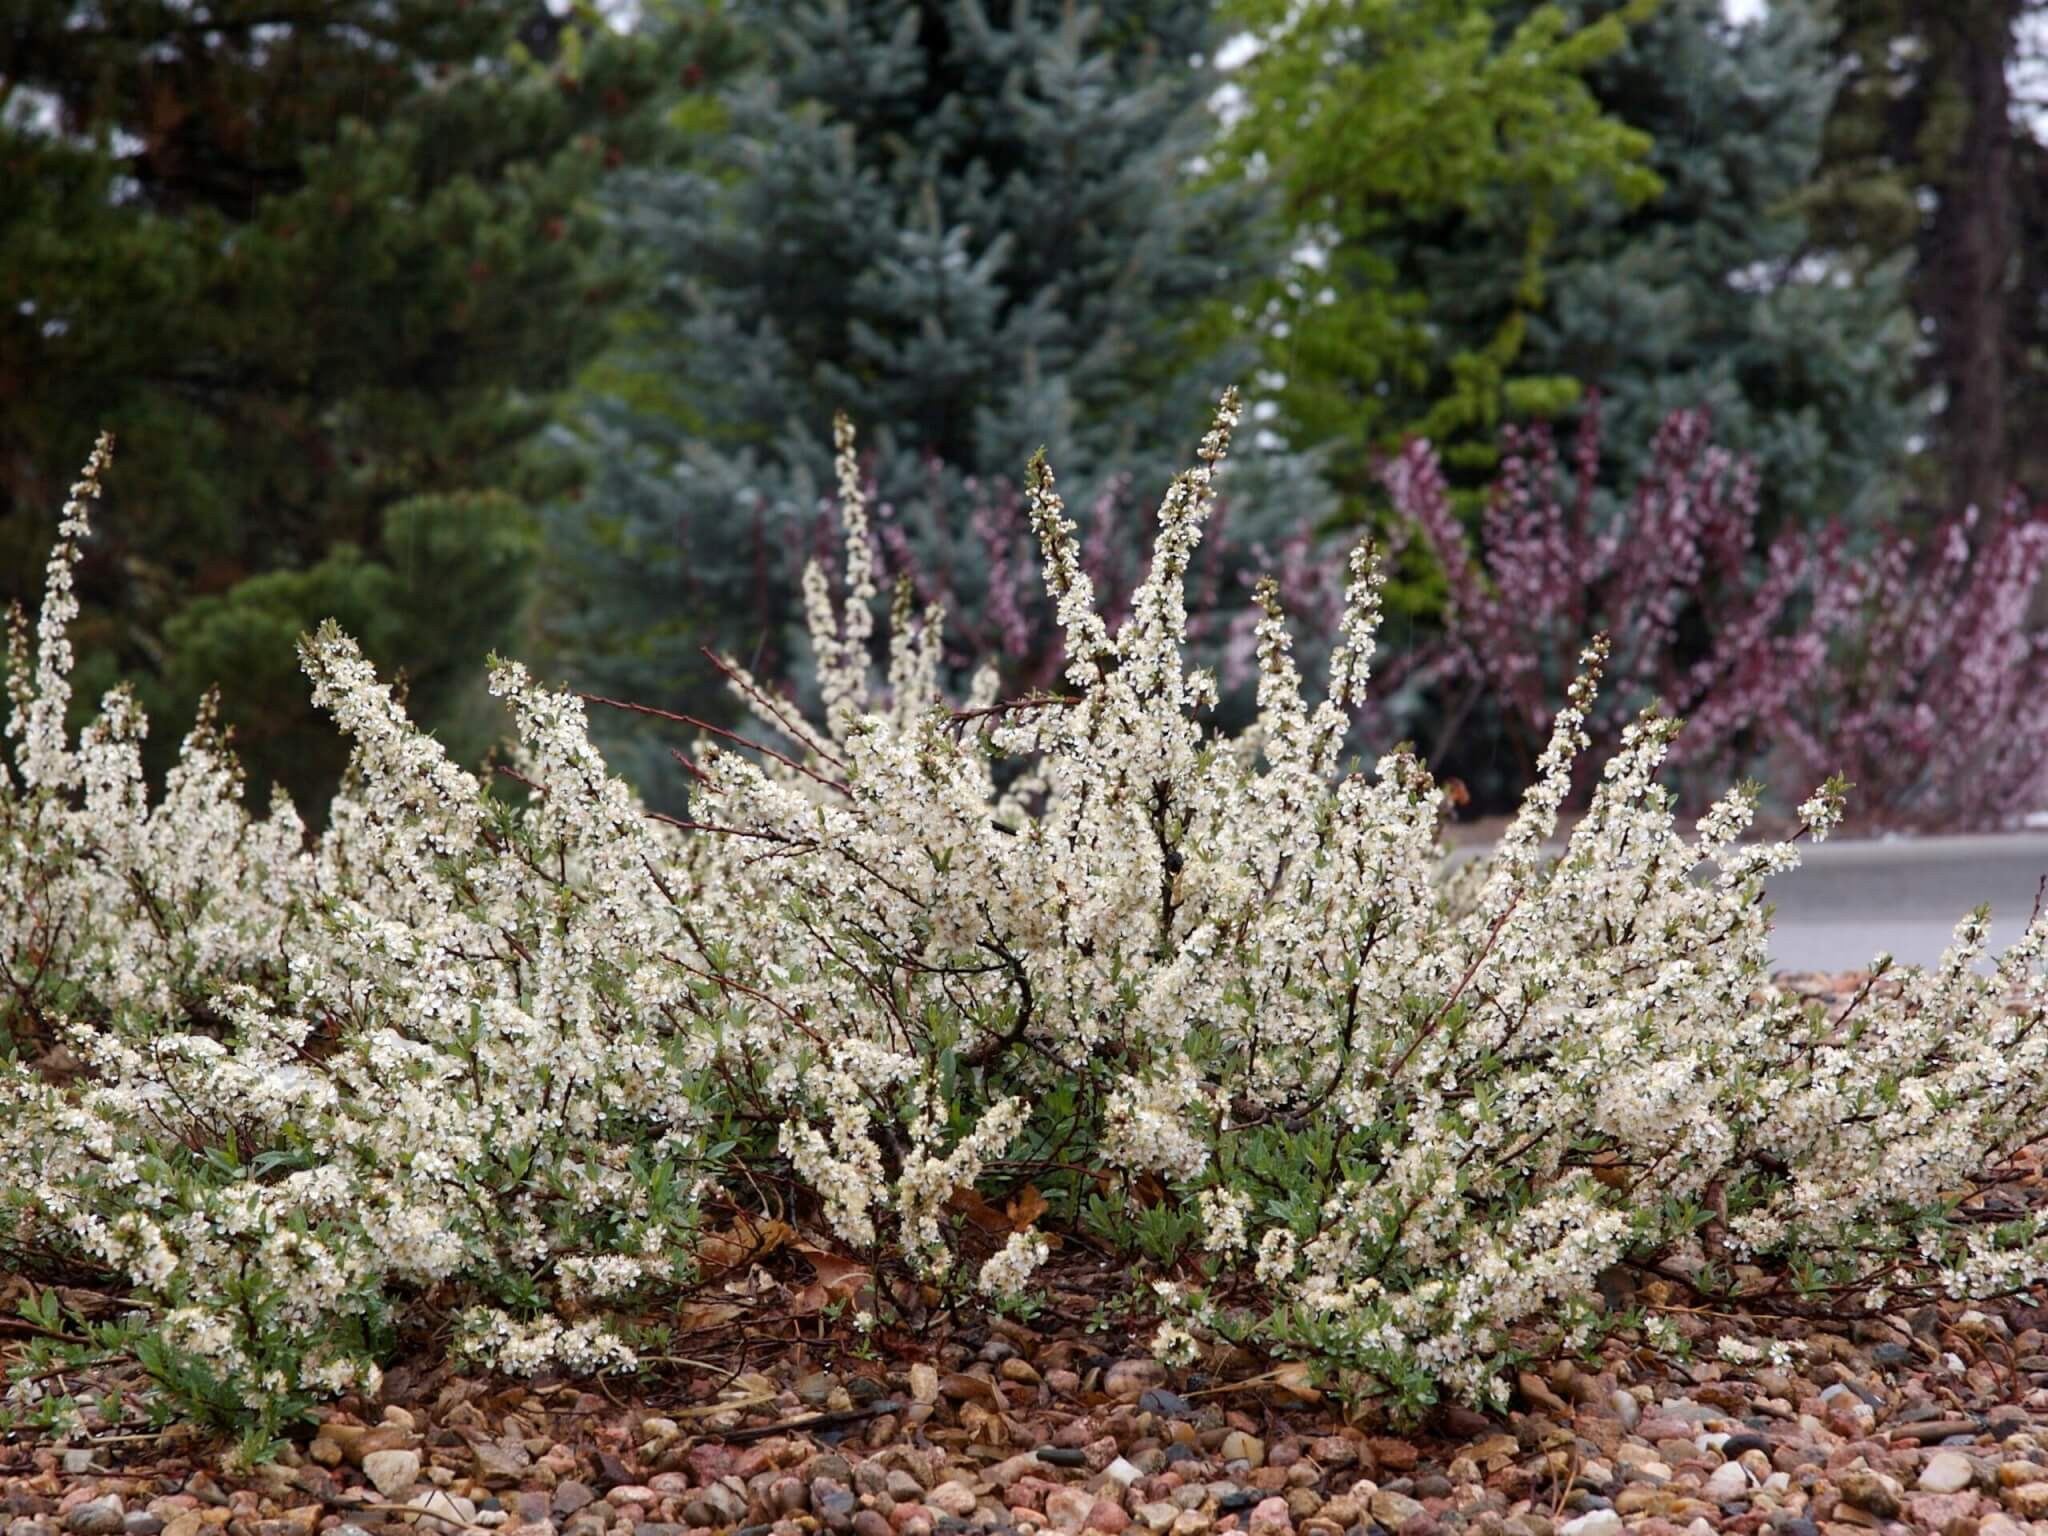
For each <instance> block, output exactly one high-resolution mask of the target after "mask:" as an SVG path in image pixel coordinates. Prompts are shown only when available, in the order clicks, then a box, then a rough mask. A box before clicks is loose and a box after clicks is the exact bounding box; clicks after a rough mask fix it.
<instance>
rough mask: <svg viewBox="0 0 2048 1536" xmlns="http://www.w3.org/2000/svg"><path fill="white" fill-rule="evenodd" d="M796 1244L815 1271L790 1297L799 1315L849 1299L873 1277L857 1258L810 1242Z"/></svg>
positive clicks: (792, 1305) (859, 1291) (798, 1250)
mask: <svg viewBox="0 0 2048 1536" xmlns="http://www.w3.org/2000/svg"><path fill="white" fill-rule="evenodd" d="M795 1247H796V1251H797V1252H798V1253H800V1254H802V1255H803V1256H804V1262H805V1263H806V1264H809V1265H810V1266H811V1269H812V1270H813V1271H814V1272H815V1278H814V1279H813V1280H812V1281H811V1283H810V1284H809V1285H807V1286H805V1287H804V1288H803V1289H802V1290H800V1291H798V1292H797V1293H796V1294H795V1295H794V1296H793V1297H791V1298H790V1305H791V1307H792V1309H793V1310H794V1311H795V1312H796V1315H797V1316H799V1317H808V1316H810V1315H811V1314H812V1313H814V1312H822V1311H824V1310H825V1308H827V1307H829V1306H830V1305H832V1303H833V1302H835V1301H852V1300H853V1299H854V1298H855V1297H857V1296H858V1295H860V1293H861V1292H862V1291H864V1290H866V1289H867V1286H868V1282H869V1281H871V1280H873V1279H874V1274H873V1272H872V1271H870V1270H869V1268H868V1267H867V1265H865V1264H863V1263H861V1262H860V1261H859V1260H858V1259H849V1258H847V1257H846V1256H845V1255H843V1254H837V1253H831V1252H828V1251H827V1250H826V1249H823V1248H819V1247H817V1246H815V1245H814V1244H811V1243H803V1242H800V1243H797V1244H796V1245H795Z"/></svg>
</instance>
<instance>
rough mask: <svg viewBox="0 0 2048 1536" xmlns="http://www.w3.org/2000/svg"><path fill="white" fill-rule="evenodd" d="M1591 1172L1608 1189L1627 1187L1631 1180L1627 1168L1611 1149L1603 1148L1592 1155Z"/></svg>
mask: <svg viewBox="0 0 2048 1536" xmlns="http://www.w3.org/2000/svg"><path fill="white" fill-rule="evenodd" d="M1592 1172H1593V1177H1594V1178H1596V1179H1598V1180H1599V1181H1600V1182H1601V1183H1602V1184H1604V1185H1606V1186H1607V1187H1608V1188H1609V1189H1627V1188H1628V1186H1629V1184H1630V1182H1631V1178H1630V1175H1629V1171H1628V1169H1627V1168H1625V1167H1623V1166H1622V1165H1621V1162H1620V1159H1619V1158H1618V1157H1617V1156H1616V1155H1615V1153H1614V1152H1613V1150H1612V1149H1603V1150H1602V1151H1599V1152H1596V1153H1595V1154H1594V1155H1593V1163H1592Z"/></svg>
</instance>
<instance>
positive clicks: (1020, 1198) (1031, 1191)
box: [1003, 1184, 1052, 1232]
mask: <svg viewBox="0 0 2048 1536" xmlns="http://www.w3.org/2000/svg"><path fill="white" fill-rule="evenodd" d="M1051 1209H1052V1202H1050V1201H1049V1200H1047V1199H1046V1198H1045V1196H1043V1195H1041V1194H1040V1193H1039V1192H1038V1186H1037V1185H1036V1184H1026V1185H1025V1186H1024V1187H1023V1188H1022V1189H1020V1190H1018V1191H1017V1193H1016V1194H1014V1195H1012V1196H1010V1200H1009V1204H1007V1205H1005V1206H1004V1207H1003V1211H1004V1213H1005V1214H1006V1215H1007V1216H1008V1217H1009V1218H1010V1226H1011V1228H1012V1230H1014V1231H1018V1232H1022V1231H1024V1230H1025V1229H1026V1228H1027V1227H1029V1226H1030V1225H1031V1224H1032V1223H1033V1222H1035V1221H1037V1220H1038V1218H1039V1217H1041V1216H1043V1215H1044V1214H1045V1213H1046V1212H1047V1211H1049V1210H1051Z"/></svg>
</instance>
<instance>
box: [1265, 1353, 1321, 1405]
mask: <svg viewBox="0 0 2048 1536" xmlns="http://www.w3.org/2000/svg"><path fill="white" fill-rule="evenodd" d="M1273 1385H1274V1387H1275V1388H1276V1389H1277V1390H1278V1391H1279V1392H1280V1393H1281V1395H1282V1396H1284V1397H1287V1398H1290V1399H1292V1400H1293V1401H1294V1402H1297V1403H1320V1402H1321V1401H1322V1400H1323V1394H1322V1393H1321V1392H1320V1391H1318V1390H1317V1388H1316V1384H1315V1372H1313V1371H1312V1370H1310V1369H1309V1367H1308V1365H1307V1364H1306V1363H1305V1362H1303V1361H1300V1360H1288V1361H1284V1362H1283V1363H1281V1364H1280V1365H1277V1366H1275V1367H1274V1368H1273Z"/></svg>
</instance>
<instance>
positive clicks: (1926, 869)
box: [1770, 832, 2048, 971]
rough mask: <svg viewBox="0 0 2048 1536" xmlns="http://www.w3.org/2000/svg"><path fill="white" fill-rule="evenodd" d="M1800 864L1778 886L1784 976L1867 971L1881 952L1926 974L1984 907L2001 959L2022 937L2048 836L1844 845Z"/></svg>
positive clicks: (1816, 851) (1774, 892) (1778, 945)
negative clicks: (1959, 923)
mask: <svg viewBox="0 0 2048 1536" xmlns="http://www.w3.org/2000/svg"><path fill="white" fill-rule="evenodd" d="M1801 858H1802V862H1801V865H1800V867H1799V868H1798V869H1796V870H1794V871H1793V872H1792V873H1791V874H1789V875H1784V876H1781V877H1780V878H1779V879H1776V880H1773V881H1772V882H1771V886H1770V892H1771V900H1772V902H1773V904H1774V905H1775V906H1776V908H1777V923H1776V930H1775V932H1774V934H1773V937H1772V944H1771V950H1772V956H1773V958H1774V959H1775V960H1776V961H1777V963H1778V965H1779V967H1780V968H1781V969H1783V970H1788V971H1850V970H1858V969H1861V968H1862V967H1863V966H1865V965H1868V964H1869V963H1870V961H1871V959H1872V957H1873V956H1875V955H1877V954H1878V953H1879V952H1881V951H1889V952H1890V953H1891V954H1892V956H1893V957H1894V958H1895V959H1898V960H1901V961H1906V962H1910V963H1912V964H1915V965H1927V964H1930V963H1932V962H1933V961H1935V960H1937V959H1939V958H1940V957H1941V952H1942V951H1943V950H1944V949H1945V948H1947V947H1948V941H1949V934H1950V932H1951V931H1952V930H1953V929H1954V927H1955V925H1956V920H1957V919H1958V918H1960V917H1962V916H1963V915H1964V914H1965V913H1966V912H1968V911H1969V910H1970V909H1971V908H1972V907H1975V906H1977V905H1978V904H1980V903H1982V902H1987V901H1988V902H1990V903H1991V947H1992V950H1993V952H1994V953H1995V952H1996V951H1997V950H1999V949H2002V948H2004V947H2005V946H2006V945H2007V944H2010V943H2011V942H2012V941H2013V940H2014V939H2016V938H2018V937H2019V935H2020V932H2021V930H2022V929H2023V928H2025V926H2026V922H2027V917H2028V915H2029V914H2030V913H2031V912H2032V911H2033V908H2034V892H2035V890H2036V889H2037V888H2038V886H2039V884H2040V881H2041V877H2042V876H2043V875H2048V833H2044V832H2023V833H2010V834H2001V835H1997V836H1988V837H1926V838H1900V839H1895V840H1889V841H1883V842H1856V841H1840V842H1832V843H1825V844H1823V845H1822V846H1820V847H1818V848H1805V849H1802V851H1801Z"/></svg>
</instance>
